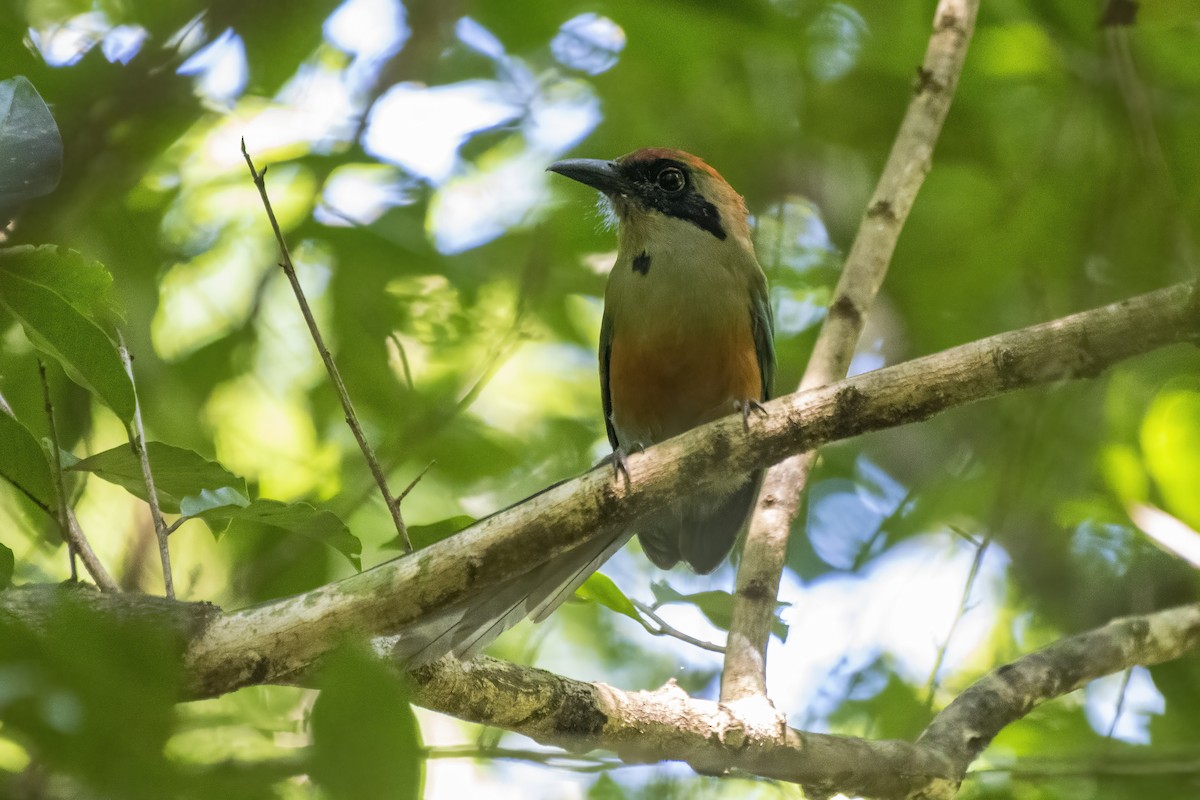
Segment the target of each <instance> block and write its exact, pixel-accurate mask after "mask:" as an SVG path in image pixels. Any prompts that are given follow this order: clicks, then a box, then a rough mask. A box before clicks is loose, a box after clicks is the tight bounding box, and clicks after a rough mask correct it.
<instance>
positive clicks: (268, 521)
mask: <svg viewBox="0 0 1200 800" xmlns="http://www.w3.org/2000/svg"><path fill="white" fill-rule="evenodd" d="M197 516H198V517H199V518H200V519H202V520H204V521H205V522H207V523H209V524H210V526H211V525H212V524H213V523H225V524H228V525H229V526H230V527H231V528H232V529H233V532H234V533H236V532H237V528H238V526H239V525H262V526H266V527H268V528H276V529H279V530H283V531H288V532H290V533H294V534H297V535H300V536H303V537H305V538H307V539H312V540H313V541H316V542H320V543H321V544H324V545H328V546H329V547H332V548H333V549H334V550H337V551H338V552H339V553H341V554H342V555H343V556H345V557H346V559H347V560H348V561H349V562H350V563H351V564H353V565H354V568H355V569H362V560H361V559H360V557H359V556H360V555H361V554H362V543H361V542H360V541H359V540H358V537H356V536H355V535H354V534H352V533H350V529H349V528H347V527H346V523H344V522H342V521H341V520H340V519H338V517H337V515H335V514H334V513H332V512H330V511H325V510H324V509H317V508H314V507H313V506H311V505H309V504H308V503H281V502H279V501H278V500H263V499H261V498H260V499H258V500H255V501H254V502H252V503H250V504H249V505H246V506H237V505H232V506H231V505H225V506H220V507H215V508H211V509H209V510H207V511H202V512H201V513H200V514H198V515H197Z"/></svg>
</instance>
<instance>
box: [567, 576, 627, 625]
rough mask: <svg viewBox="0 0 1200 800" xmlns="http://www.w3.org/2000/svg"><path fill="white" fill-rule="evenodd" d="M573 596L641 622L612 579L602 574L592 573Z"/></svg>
mask: <svg viewBox="0 0 1200 800" xmlns="http://www.w3.org/2000/svg"><path fill="white" fill-rule="evenodd" d="M575 596H576V597H578V598H579V599H581V600H590V601H591V602H593V603H599V604H600V605H602V606H604V607H605V608H609V609H611V610H613V611H615V612H617V613H618V614H624V615H625V616H627V617H629V618H630V619H633V620H637V621H638V622H641V621H642V617H641V615H639V614H638V613H637V609H636V608H634V606H633V603H632V602H630V600H629V598H628V597H626V596H625V593H624V592H622V591H621V590H620V589H619V588H618V587H617V585H616V584H615V583H613V580H612V578H610V577H608V576H607V575H605V574H604V573H603V572H593V573H592V574H591V575H590V576H589V577H588V579H587V580H586V581H584V582H583V585H582V586H580V587H579V588H578V589H576V590H575Z"/></svg>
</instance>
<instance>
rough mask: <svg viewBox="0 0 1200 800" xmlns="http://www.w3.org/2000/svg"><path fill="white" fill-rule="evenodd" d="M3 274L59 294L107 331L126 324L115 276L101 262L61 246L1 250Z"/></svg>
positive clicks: (0, 259)
mask: <svg viewBox="0 0 1200 800" xmlns="http://www.w3.org/2000/svg"><path fill="white" fill-rule="evenodd" d="M0 271H3V272H11V273H12V274H14V275H16V276H18V277H21V278H24V279H26V280H27V281H30V282H32V283H36V284H39V285H41V286H44V287H46V288H47V289H50V290H51V291H53V292H56V293H57V294H58V295H59V296H61V297H62V298H63V299H64V300H66V301H67V302H68V303H70V304H71V305H72V306H73V307H74V308H75V310H76V311H78V312H79V313H80V314H83V315H84V316H85V317H87V318H88V319H90V320H91V321H92V322H94V323H96V324H97V325H99V326H100V327H101V328H102V329H104V330H105V331H108V330H110V329H111V328H112V327H113V326H114V325H116V324H117V323H121V322H124V320H125V312H124V310H123V309H122V308H121V304H120V302H118V300H117V297H116V294H115V292H114V291H113V278H112V274H111V273H110V272H109V271H108V269H106V268H105V266H104V265H103V264H101V263H100V262H99V261H91V260H89V259H87V258H85V257H84V255H83V254H82V253H79V252H77V251H75V250H70V249H68V248H66V247H59V246H58V245H41V246H38V247H34V246H31V245H23V246H20V247H9V248H5V249H3V250H0Z"/></svg>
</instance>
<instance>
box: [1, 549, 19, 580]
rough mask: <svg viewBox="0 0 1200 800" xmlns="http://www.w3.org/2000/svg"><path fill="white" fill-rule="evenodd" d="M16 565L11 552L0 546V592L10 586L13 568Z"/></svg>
mask: <svg viewBox="0 0 1200 800" xmlns="http://www.w3.org/2000/svg"><path fill="white" fill-rule="evenodd" d="M16 563H17V562H16V559H15V558H14V557H13V551H12V550H9V549H8V548H7V547H5V546H4V545H2V544H0V590H3V589H7V588H8V587H9V586H11V585H12V576H13V568H14V567H15V566H16Z"/></svg>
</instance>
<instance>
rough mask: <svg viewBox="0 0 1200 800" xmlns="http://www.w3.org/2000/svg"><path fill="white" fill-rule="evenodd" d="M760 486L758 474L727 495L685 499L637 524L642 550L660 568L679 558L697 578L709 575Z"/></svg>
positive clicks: (726, 552)
mask: <svg viewBox="0 0 1200 800" xmlns="http://www.w3.org/2000/svg"><path fill="white" fill-rule="evenodd" d="M761 484H762V473H761V472H759V473H756V474H755V475H754V476H753V477H752V478H751V479H749V480H748V481H746V483H744V484H742V485H741V486H740V487H738V488H736V489H735V490H734V491H732V492H730V493H729V494H726V495H721V496H718V497H716V498H715V499H709V498H700V497H693V498H688V499H687V500H683V501H680V502H677V503H673V504H672V505H671V507H670V508H668V509H665V510H664V511H661V512H658V513H656V514H653V515H651V516H649V517H646V518H645V519H643V520H642V522H640V523H638V527H639V528H640V531H639V533H638V539H639V540H640V541H641V543H642V550H643V551H645V553H646V556H647V557H648V558H649V559H650V560H651V561H653V562H654V564H655V566H657V567H660V568H662V569H670V568H671V567H673V566H675V564H676V563H677V562H678V561H679V560H680V559H682V560H683V561H685V562H686V563H687V564H688V565H689V566H691V568H692V569H693V570H695V571H696V572H697V573H699V574H700V575H706V574H708V573H709V572H712V571H713V570H714V569H716V568H717V567H718V566H719V565H720V564H721V562H722V561H724V560H725V556H727V555H729V551H730V550H732V549H733V545H734V542H736V541H737V537H738V534H739V533H740V532H741V530H742V525H743V524H744V523H745V522H746V519H747V518H748V517H749V516H750V512H751V510H752V509H753V508H754V499H755V497H757V495H758V488H759V486H760V485H761Z"/></svg>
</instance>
